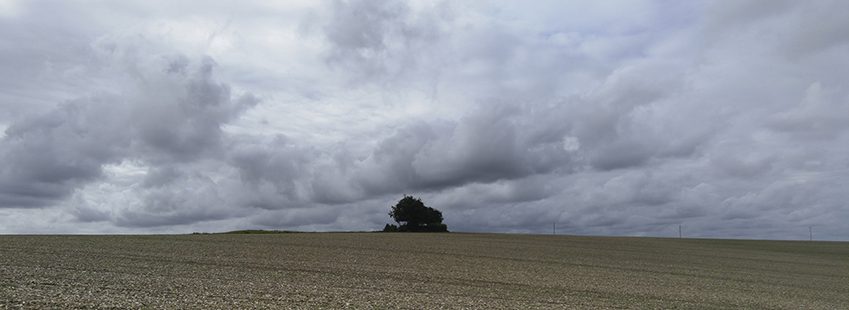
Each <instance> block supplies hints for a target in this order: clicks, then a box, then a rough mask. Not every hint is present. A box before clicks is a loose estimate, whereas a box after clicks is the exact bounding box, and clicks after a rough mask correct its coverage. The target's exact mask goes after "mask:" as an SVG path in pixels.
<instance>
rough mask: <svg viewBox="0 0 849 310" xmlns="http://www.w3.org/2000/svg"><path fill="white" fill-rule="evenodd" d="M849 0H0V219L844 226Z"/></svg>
mask: <svg viewBox="0 0 849 310" xmlns="http://www.w3.org/2000/svg"><path fill="white" fill-rule="evenodd" d="M847 55H849V1H845V0H834V1H827V0H814V1H793V0H790V1H778V0H769V1H766V0H765V1H744V0H735V1H709V2H701V1H674V0H668V1H636V0H634V1H630V0H629V1H560V0H555V1H503V2H498V1H476V0H469V1H462V0H461V1H454V0H452V1H444V2H431V1H407V2H405V1H381V0H377V1H373V0H363V1H311V0H310V1H279V2H276V3H275V2H272V1H261V0H257V1H232V2H229V1H228V2H225V1H200V0H198V1H141V0H140V1H37V0H36V1H29V0H27V1H17V0H0V233H187V232H193V231H225V230H234V229H247V228H256V229H287V230H305V231H324V230H375V229H381V228H382V227H383V225H384V224H385V223H389V222H391V219H390V218H389V217H388V215H387V212H388V211H389V207H390V205H392V204H394V203H395V202H397V201H398V200H399V199H400V198H401V197H402V196H403V195H404V194H412V195H415V196H418V197H421V198H422V199H423V201H424V202H425V203H426V204H427V205H428V206H431V207H434V208H437V209H439V210H441V211H442V212H443V214H444V216H445V221H446V223H447V224H448V226H449V229H451V230H453V231H488V232H520V233H550V231H551V226H552V223H555V222H556V223H557V226H558V232H560V233H568V234H589V235H626V236H665V237H672V236H675V237H677V235H678V225H679V224H680V225H683V227H684V234H685V236H691V237H722V238H767V239H807V238H808V232H809V231H808V228H809V226H813V232H814V238H817V239H830V240H849V56H847Z"/></svg>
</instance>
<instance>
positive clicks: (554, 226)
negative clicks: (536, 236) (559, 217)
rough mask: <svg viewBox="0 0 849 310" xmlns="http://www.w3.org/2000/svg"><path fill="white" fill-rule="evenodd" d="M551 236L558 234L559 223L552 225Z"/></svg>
mask: <svg viewBox="0 0 849 310" xmlns="http://www.w3.org/2000/svg"><path fill="white" fill-rule="evenodd" d="M551 234H552V235H556V234H557V222H554V223H551Z"/></svg>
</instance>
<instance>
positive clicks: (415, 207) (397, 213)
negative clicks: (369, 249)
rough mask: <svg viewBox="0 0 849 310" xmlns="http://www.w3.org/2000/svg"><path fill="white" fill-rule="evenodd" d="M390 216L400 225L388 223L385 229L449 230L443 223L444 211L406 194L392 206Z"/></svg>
mask: <svg viewBox="0 0 849 310" xmlns="http://www.w3.org/2000/svg"><path fill="white" fill-rule="evenodd" d="M389 216H390V217H392V219H393V220H395V222H396V223H398V226H397V227H396V226H395V225H389V224H386V227H384V228H383V231H416V232H425V231H426V232H447V231H448V226H447V225H445V224H443V223H442V220H443V218H442V212H439V210H436V209H434V208H431V207H428V206H425V204H424V203H423V202H422V200H421V199H418V198H415V197H413V196H406V195H405V196H404V198H401V200H399V201H398V203H397V204H395V205H394V206H392V209H391V210H390V211H389Z"/></svg>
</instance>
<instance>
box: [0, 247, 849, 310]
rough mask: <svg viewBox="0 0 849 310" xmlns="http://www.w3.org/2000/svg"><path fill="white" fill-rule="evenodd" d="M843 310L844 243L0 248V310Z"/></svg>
mask: <svg viewBox="0 0 849 310" xmlns="http://www.w3.org/2000/svg"><path fill="white" fill-rule="evenodd" d="M19 307H23V308H116V307H117V308H127V307H131V308H210V307H212V308H248V307H252V308H410V309H425V308H427V309H433V308H486V309H489V308H508V309H519V308H520V309H533V308H538V309H551V308H575V307H580V308H647V307H650V308H740V307H745V308H788V309H799V308H806V309H811V308H821V309H835V308H847V307H849V243H838V242H790V241H749V240H699V239H657V238H611V237H573V236H545V235H509V234H464V233H450V234H403V233H284V234H230V235H225V234H211V235H153V236H0V308H19Z"/></svg>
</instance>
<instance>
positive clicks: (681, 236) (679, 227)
mask: <svg viewBox="0 0 849 310" xmlns="http://www.w3.org/2000/svg"><path fill="white" fill-rule="evenodd" d="M683 237H684V235H683V234H681V225H680V224H679V225H678V239H681V238H683Z"/></svg>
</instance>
